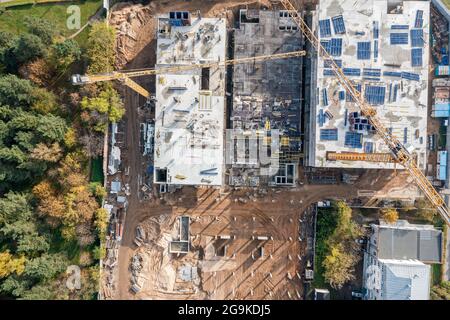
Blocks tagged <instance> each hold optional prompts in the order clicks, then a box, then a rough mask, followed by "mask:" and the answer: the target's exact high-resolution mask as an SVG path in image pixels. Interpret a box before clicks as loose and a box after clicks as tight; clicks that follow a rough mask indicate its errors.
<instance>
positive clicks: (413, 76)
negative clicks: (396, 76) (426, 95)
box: [402, 72, 420, 81]
mask: <svg viewBox="0 0 450 320" xmlns="http://www.w3.org/2000/svg"><path fill="white" fill-rule="evenodd" d="M402 78H403V79H407V80H412V81H420V76H419V75H418V74H417V73H412V72H402Z"/></svg>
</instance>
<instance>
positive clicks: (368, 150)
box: [364, 142, 373, 153]
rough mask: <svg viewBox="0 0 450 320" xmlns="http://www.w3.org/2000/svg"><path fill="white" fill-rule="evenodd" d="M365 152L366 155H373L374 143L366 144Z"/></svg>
mask: <svg viewBox="0 0 450 320" xmlns="http://www.w3.org/2000/svg"><path fill="white" fill-rule="evenodd" d="M364 152H365V153H373V142H365V143H364Z"/></svg>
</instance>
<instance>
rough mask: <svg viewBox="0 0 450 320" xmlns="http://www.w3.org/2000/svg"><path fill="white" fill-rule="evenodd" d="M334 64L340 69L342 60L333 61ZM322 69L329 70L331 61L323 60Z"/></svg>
mask: <svg viewBox="0 0 450 320" xmlns="http://www.w3.org/2000/svg"><path fill="white" fill-rule="evenodd" d="M334 63H336V65H337V66H338V67H339V68H341V67H342V60H338V59H336V60H334ZM323 67H324V68H331V60H330V59H324V60H323Z"/></svg>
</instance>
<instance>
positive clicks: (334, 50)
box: [329, 38, 342, 57]
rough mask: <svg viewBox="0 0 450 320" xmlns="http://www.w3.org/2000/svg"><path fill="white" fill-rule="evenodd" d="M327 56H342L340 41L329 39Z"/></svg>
mask: <svg viewBox="0 0 450 320" xmlns="http://www.w3.org/2000/svg"><path fill="white" fill-rule="evenodd" d="M329 54H331V55H332V56H334V57H338V56H340V55H341V54H342V39H340V38H339V39H336V38H333V39H331V43H330V51H329Z"/></svg>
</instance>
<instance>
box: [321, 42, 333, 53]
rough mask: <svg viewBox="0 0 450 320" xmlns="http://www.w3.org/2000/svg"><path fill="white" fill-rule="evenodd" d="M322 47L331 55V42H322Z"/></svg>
mask: <svg viewBox="0 0 450 320" xmlns="http://www.w3.org/2000/svg"><path fill="white" fill-rule="evenodd" d="M320 45H321V46H322V47H323V49H324V50H325V51H326V52H328V54H330V47H331V42H330V40H320Z"/></svg>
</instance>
